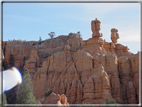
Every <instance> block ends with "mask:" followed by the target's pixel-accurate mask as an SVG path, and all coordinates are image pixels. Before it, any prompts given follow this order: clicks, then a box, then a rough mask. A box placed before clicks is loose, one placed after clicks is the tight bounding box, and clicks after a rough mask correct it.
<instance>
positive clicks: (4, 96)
mask: <svg viewBox="0 0 142 107" xmlns="http://www.w3.org/2000/svg"><path fill="white" fill-rule="evenodd" d="M0 98H2V99H0V101H2V102H1V104H3V105H0V107H4V105H5V104H7V101H6V95H5V94H4V93H3V94H1V97H0Z"/></svg>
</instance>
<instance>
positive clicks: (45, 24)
mask: <svg viewBox="0 0 142 107" xmlns="http://www.w3.org/2000/svg"><path fill="white" fill-rule="evenodd" d="M95 18H97V19H98V20H100V21H101V30H100V33H102V34H103V37H102V38H103V39H105V41H106V42H111V39H110V36H111V29H112V28H116V29H118V34H119V37H120V38H119V39H118V43H120V44H122V45H125V46H128V48H129V49H130V52H132V53H137V52H138V51H140V43H141V40H140V39H141V38H140V23H141V22H140V20H141V18H140V3H3V40H4V41H8V40H13V39H15V40H26V41H31V40H34V41H38V40H39V37H41V39H42V40H45V39H50V37H49V35H48V33H50V32H55V35H56V36H55V37H57V36H59V35H68V34H69V33H70V32H72V33H77V32H78V31H80V33H81V35H82V38H83V40H88V39H89V38H91V37H92V31H91V21H92V20H95Z"/></svg>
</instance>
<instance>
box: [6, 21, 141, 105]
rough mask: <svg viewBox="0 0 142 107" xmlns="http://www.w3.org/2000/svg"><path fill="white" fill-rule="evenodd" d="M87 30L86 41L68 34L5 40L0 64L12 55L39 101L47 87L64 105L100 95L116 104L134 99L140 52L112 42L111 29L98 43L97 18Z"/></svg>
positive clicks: (44, 100) (43, 99)
mask: <svg viewBox="0 0 142 107" xmlns="http://www.w3.org/2000/svg"><path fill="white" fill-rule="evenodd" d="M91 29H92V37H91V35H90V37H91V38H89V39H88V40H83V39H82V38H81V37H80V36H79V35H77V34H75V33H70V34H69V35H61V36H59V37H56V38H53V39H49V40H45V41H42V42H41V43H40V44H39V43H38V42H36V41H32V42H16V41H9V42H5V43H6V44H5V45H4V48H5V50H4V54H5V59H4V65H5V66H6V63H7V67H10V65H11V62H10V61H9V59H10V58H11V56H10V54H11V53H12V55H13V57H14V59H15V60H14V61H13V63H14V64H15V66H16V67H17V68H18V69H22V70H23V71H24V69H26V68H28V69H29V72H30V76H31V79H32V83H33V87H34V96H35V97H36V99H38V100H39V101H40V102H41V103H43V104H47V103H49V102H48V99H49V98H48V97H45V94H46V93H48V91H49V90H51V91H53V92H54V93H55V94H54V95H53V94H52V95H51V96H50V98H51V97H53V98H52V99H53V102H56V103H58V104H60V103H61V102H63V101H61V100H60V101H59V99H60V98H61V96H59V95H62V94H64V95H65V96H66V98H67V102H68V103H69V104H82V103H86V104H102V103H104V101H105V99H106V98H113V99H115V100H116V102H117V103H119V104H137V103H139V54H140V53H137V54H133V53H131V52H129V48H128V47H127V46H124V45H122V44H120V43H118V38H119V37H121V35H119V34H118V30H117V29H116V28H112V29H111V32H110V35H111V37H110V38H111V39H112V42H107V41H104V39H103V37H102V34H101V33H100V32H99V31H100V21H99V20H97V19H96V20H93V21H92V24H91ZM88 36H89V35H88ZM13 44H14V45H13ZM18 53H19V54H18ZM4 68H5V67H4ZM58 94H59V95H58ZM54 96H56V98H55V97H54ZM54 98H55V99H54ZM51 102H52V101H51ZM64 102H66V100H65V101H64Z"/></svg>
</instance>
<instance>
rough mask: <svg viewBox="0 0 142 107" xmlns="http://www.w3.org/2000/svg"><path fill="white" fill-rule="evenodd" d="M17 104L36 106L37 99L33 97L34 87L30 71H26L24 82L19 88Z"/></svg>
mask: <svg viewBox="0 0 142 107" xmlns="http://www.w3.org/2000/svg"><path fill="white" fill-rule="evenodd" d="M16 104H36V99H35V97H34V95H33V87H32V82H31V78H30V75H29V70H28V69H25V72H24V75H23V82H22V83H21V85H20V87H19V92H18V98H17V101H16Z"/></svg>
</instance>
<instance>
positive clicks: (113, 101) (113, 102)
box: [100, 99, 118, 107]
mask: <svg viewBox="0 0 142 107" xmlns="http://www.w3.org/2000/svg"><path fill="white" fill-rule="evenodd" d="M104 104H105V105H107V106H106V107H110V106H111V107H118V106H117V103H116V101H115V99H106V100H105V103H104ZM104 104H103V105H104ZM112 104H113V105H112ZM100 107H102V105H100Z"/></svg>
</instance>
